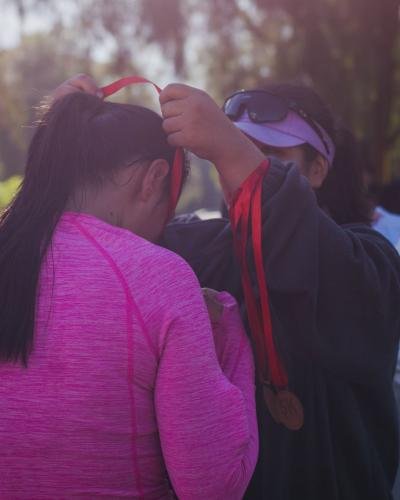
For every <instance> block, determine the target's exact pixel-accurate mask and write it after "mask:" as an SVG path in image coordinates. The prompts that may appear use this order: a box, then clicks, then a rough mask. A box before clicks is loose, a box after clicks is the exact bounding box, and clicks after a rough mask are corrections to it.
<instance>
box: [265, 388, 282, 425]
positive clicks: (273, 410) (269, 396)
mask: <svg viewBox="0 0 400 500" xmlns="http://www.w3.org/2000/svg"><path fill="white" fill-rule="evenodd" d="M263 392H264V401H265V404H266V405H267V408H268V411H269V413H270V415H271V417H272V418H273V419H274V420H275V422H276V423H277V424H280V423H281V421H280V418H279V410H278V408H277V397H276V396H277V395H276V394H275V392H274V390H273V389H272V387H271V386H269V385H264V386H263Z"/></svg>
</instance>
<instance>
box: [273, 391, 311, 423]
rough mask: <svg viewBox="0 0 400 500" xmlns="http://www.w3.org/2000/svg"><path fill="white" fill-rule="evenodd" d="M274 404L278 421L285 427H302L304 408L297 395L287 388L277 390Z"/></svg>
mask: <svg viewBox="0 0 400 500" xmlns="http://www.w3.org/2000/svg"><path fill="white" fill-rule="evenodd" d="M275 404H276V411H277V413H278V415H279V417H278V418H279V422H281V423H282V424H283V425H284V426H285V427H286V428H287V429H290V430H291V431H298V430H299V429H301V428H302V427H303V423H304V410H303V405H302V404H301V402H300V400H299V399H298V397H297V396H295V395H294V394H293V393H292V392H290V391H287V390H284V391H279V392H278V393H277V395H276V402H275Z"/></svg>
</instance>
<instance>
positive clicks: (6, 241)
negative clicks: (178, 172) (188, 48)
mask: <svg viewBox="0 0 400 500" xmlns="http://www.w3.org/2000/svg"><path fill="white" fill-rule="evenodd" d="M173 156H174V150H173V148H171V147H170V146H169V145H168V143H167V139H166V135H165V133H164V132H163V129H162V119H161V117H160V116H158V115H157V114H156V113H154V112H153V111H150V110H149V109H146V108H143V107H141V106H134V105H130V104H117V103H112V102H104V101H102V100H101V99H99V98H97V97H95V96H91V95H88V94H85V93H80V92H77V93H74V94H70V95H67V96H66V97H64V98H62V99H60V100H59V101H57V102H56V103H55V104H54V105H53V106H52V107H51V108H50V109H49V110H48V111H47V113H46V114H45V115H44V116H43V118H42V119H41V120H40V122H39V123H38V125H37V128H36V131H35V133H34V136H33V138H32V141H31V143H30V146H29V150H28V155H27V162H26V167H25V178H24V180H23V182H22V185H21V188H20V189H19V192H18V193H17V195H16V197H15V198H14V200H13V201H12V203H11V204H10V206H9V207H8V208H7V209H6V210H5V211H4V212H3V214H2V215H1V216H0V276H1V284H0V360H3V361H15V362H16V361H22V362H23V363H24V364H25V365H26V364H27V359H28V356H29V353H30V351H31V350H32V345H33V332H34V322H35V306H36V292H37V286H38V280H39V274H40V267H41V263H42V260H43V257H44V256H45V254H46V251H47V249H48V247H49V244H50V242H51V239H52V235H53V232H54V229H55V226H56V224H57V222H58V220H59V218H60V216H61V214H62V212H63V211H64V210H65V206H66V204H67V201H68V200H69V198H70V196H71V194H72V193H73V191H74V189H75V188H76V187H78V186H81V185H90V184H93V183H99V182H102V180H104V179H106V178H107V176H109V175H110V174H111V173H112V172H113V171H115V170H116V169H117V168H120V167H123V166H126V165H128V164H132V163H133V162H134V161H141V160H152V159H156V158H164V159H166V160H167V161H168V163H169V164H170V165H171V164H172V161H173Z"/></svg>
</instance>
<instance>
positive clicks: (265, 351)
mask: <svg viewBox="0 0 400 500" xmlns="http://www.w3.org/2000/svg"><path fill="white" fill-rule="evenodd" d="M269 166H270V163H269V160H264V161H263V162H262V163H261V165H259V167H258V168H257V169H256V170H255V171H254V172H253V173H252V174H251V175H250V176H249V177H248V178H247V179H246V180H245V181H244V183H243V184H242V186H241V187H240V188H239V190H238V192H237V193H236V195H235V197H234V199H233V202H232V204H231V208H230V218H231V223H232V230H233V237H234V244H235V249H236V253H237V255H238V258H239V262H240V267H241V274H242V284H243V291H244V298H245V303H246V308H247V315H248V318H249V324H250V330H251V333H252V336H253V340H254V343H255V350H256V359H257V369H258V372H259V378H260V380H261V382H262V383H267V382H271V383H272V385H273V386H274V387H276V388H279V389H282V388H284V387H287V385H288V376H287V373H286V370H285V367H284V365H283V363H282V360H281V359H280V357H279V354H278V352H277V349H276V346H275V341H274V337H273V334H272V323H271V312H270V308H269V298H268V289H267V285H266V281H265V269H264V261H263V256H262V234H261V228H262V225H261V195H262V183H263V178H264V176H265V174H266V172H267V170H268V169H269ZM249 225H250V227H249ZM249 229H250V233H251V237H252V249H253V255H254V262H255V270H256V277H257V284H258V289H259V293H260V298H259V302H258V301H257V298H256V296H255V293H254V290H253V287H252V285H251V279H250V272H249V268H248V263H247V241H248V236H249Z"/></svg>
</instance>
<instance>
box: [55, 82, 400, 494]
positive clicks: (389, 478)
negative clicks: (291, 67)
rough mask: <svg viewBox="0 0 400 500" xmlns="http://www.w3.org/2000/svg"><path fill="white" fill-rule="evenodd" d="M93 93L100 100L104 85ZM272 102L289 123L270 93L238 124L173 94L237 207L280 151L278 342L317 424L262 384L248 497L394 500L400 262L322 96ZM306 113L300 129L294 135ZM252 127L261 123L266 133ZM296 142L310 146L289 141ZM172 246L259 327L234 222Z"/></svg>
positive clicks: (190, 232)
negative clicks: (279, 405) (293, 418)
mask: <svg viewBox="0 0 400 500" xmlns="http://www.w3.org/2000/svg"><path fill="white" fill-rule="evenodd" d="M80 78H81V77H80ZM78 80H79V77H78ZM68 85H69V86H72V87H74V86H79V85H83V84H82V82H80V83H79V81H78V84H77V82H76V81H74V80H72V81H69V82H68ZM85 87H88V88H83V89H82V90H86V91H90V92H95V91H97V90H98V89H97V87H96V86H95V84H93V82H91V83H90V85H89V83H88V82H86V83H85ZM89 87H90V88H89ZM61 91H67V89H66V88H65V87H64V90H63V89H61ZM271 92H272V94H274V95H278V96H280V97H281V98H282V101H283V104H282V103H280V104H277V102H275V106H276V108H277V109H275V111H276V115H275V118H276V119H275V121H272V120H271V115H268V113H270V108H268V106H269V107H271V106H272V105H273V102H272V101H271V97H270V96H267V98H266V99H267V101H268V99H269V101H268V102H269V105H268V106H267V108H265V106H264V104H265V100H264V101H263V99H264V97H262V98H261V99H259V100H257V99H256V100H253V99H252V95H251V93H250V94H248V96H247V97H246V96H245V98H244V99H242V100H241V101H240V99H239V101H236V104H237V105H238V106H237V109H235V105H234V104H235V103H232V100H231V101H230V100H228V101H227V103H226V104H225V107H224V109H225V111H226V113H227V114H228V115H229V117H230V119H228V118H227V117H226V116H224V114H223V112H222V111H221V110H220V109H219V108H218V107H217V105H216V104H215V103H214V101H213V100H212V99H211V98H210V97H209V96H208V95H207V94H206V93H204V92H203V91H200V90H198V89H194V88H192V87H188V86H186V85H181V84H172V85H169V86H167V87H166V88H165V89H164V90H163V92H162V93H161V95H160V103H161V105H162V112H163V115H164V129H165V131H166V133H167V134H168V137H169V142H170V144H172V145H174V146H181V147H185V148H187V149H189V150H191V151H193V152H194V153H195V154H197V155H199V156H201V157H204V158H207V159H209V160H211V161H212V162H213V163H214V164H215V166H216V168H217V170H218V172H219V174H220V178H221V185H222V188H223V190H224V193H225V198H226V200H227V201H228V203H230V202H231V200H232V199H233V197H234V195H235V193H236V192H237V190H238V189H239V188H240V187H241V185H242V184H243V182H244V181H245V180H246V178H248V176H249V175H251V174H252V173H253V172H254V170H255V169H256V168H257V167H258V166H259V165H260V164H261V163H262V162H263V161H264V159H265V156H264V155H265V154H268V155H270V154H272V155H273V156H272V157H271V159H270V167H269V169H268V170H267V172H266V174H265V177H264V179H263V191H262V214H261V221H262V240H263V241H262V243H263V260H264V267H265V274H266V276H265V278H266V282H267V285H268V291H269V302H270V309H271V315H272V324H273V334H274V338H275V340H276V343H277V346H278V349H279V353H280V355H281V357H282V359H283V361H284V364H285V368H286V370H287V372H288V375H289V380H290V384H291V388H292V389H293V391H294V392H295V393H296V395H297V396H298V397H299V399H300V400H301V402H302V404H303V407H304V424H303V426H302V428H301V429H300V430H297V431H293V430H289V429H287V428H286V427H284V426H283V425H281V424H279V423H277V422H275V420H274V419H273V418H272V416H271V415H270V413H269V412H268V410H267V408H266V406H265V403H264V399H263V397H262V390H261V389H262V388H261V386H260V385H258V387H257V399H258V420H259V429H260V457H259V463H258V466H257V469H256V472H255V474H254V477H253V479H252V482H251V484H250V486H249V489H248V491H247V494H246V498H249V499H272V500H291V499H299V500H303V499H304V500H339V499H340V500H347V499H348V500H358V499H359V500H378V499H379V500H381V499H389V498H391V488H392V484H393V481H394V477H395V473H396V467H397V459H398V457H397V454H398V450H397V427H396V425H397V424H396V408H395V401H394V395H393V389H392V378H393V373H394V368H395V362H396V355H397V346H398V340H399V333H400V262H399V256H398V255H397V253H396V251H395V249H394V248H393V247H392V246H391V245H390V243H389V242H388V241H387V240H386V239H385V238H383V237H382V236H380V235H379V234H378V233H376V232H375V231H373V230H372V229H370V228H369V227H368V219H369V211H368V209H367V206H366V205H365V204H364V202H363V200H362V198H361V197H357V196H354V193H357V189H358V188H357V189H356V187H357V186H356V184H357V180H356V179H355V177H354V172H353V171H352V170H351V162H350V163H346V161H345V158H344V157H342V153H343V152H345V149H343V148H342V147H341V146H342V143H341V138H340V137H339V138H338V136H337V135H336V133H335V130H334V126H333V124H332V120H331V118H330V122H331V123H328V122H329V120H327V121H326V122H325V121H324V120H323V119H322V115H323V113H321V116H320V115H319V114H318V109H317V108H318V106H319V104H318V102H317V101H318V99H317V100H313V98H311V97H307V96H310V94H309V93H308V91H306V90H304V92H303V91H301V92H303V93H304V95H303V96H301V92H300V91H299V92H298V93H297V94H296V92H295V91H294V90H293V89H292V91H291V92H289V90H288V87H287V88H286V90H285V89H284V86H282V87H280V88H278V87H274V88H273V89H271V88H270V89H269V93H271ZM295 94H296V95H295ZM239 97H241V96H239ZM263 103H264V104H263ZM312 103H313V104H312ZM282 106H283V107H285V106H286V111H285V110H284V111H282ZM278 111H279V113H280V114H279V113H278ZM324 112H325V110H324ZM263 113H264V115H263ZM282 113H283V114H282ZM285 113H286V114H285ZM246 114H247V115H246ZM293 114H294V115H296V116H295V117H294V121H295V122H296V123H297V125H296V127H295V129H293V128H292V129H291V128H290V127H288V128H285V126H288V123H283V122H285V120H287V119H288V116H289V121H290V118H291V117H292V118H293ZM328 115H329V114H328ZM302 121H303V122H304V123H306V125H307V126H305V125H304V124H303V123H302ZM234 122H235V123H236V125H235V123H234ZM243 123H247V124H249V123H250V124H254V125H258V128H259V129H262V131H263V132H264V135H260V136H258V135H257V136H255V134H254V133H252V132H251V130H250V129H251V127H250V128H247V130H246V127H247V125H246V127H245V126H243ZM274 124H275V136H274V137H272V136H273V135H274V134H273V133H271V130H272V132H273V127H272V126H271V125H274ZM289 125H290V124H289ZM239 127H240V128H241V129H242V130H243V131H244V132H245V134H247V135H245V134H243V133H241V132H240V130H239ZM268 129H269V132H270V134H269V135H268ZM254 130H255V128H253V131H254ZM259 131H260V130H259ZM312 132H313V133H314V135H312ZM285 134H286V136H288V135H289V136H290V135H291V136H292V140H293V141H294V139H296V140H297V143H296V141H294V142H295V143H294V144H292V145H289V144H288V142H282V141H284V139H285V138H284V137H283V136H284V135H285ZM249 137H251V140H250V138H249ZM344 139H345V140H346V141H347V144H348V140H349V137H348V136H347V137H344ZM279 140H280V141H281V142H279ZM263 150H264V152H263ZM335 150H336V151H335ZM343 154H344V153H343ZM335 158H336V159H335ZM282 160H289V161H288V162H287V161H282ZM293 160H295V162H294V161H293ZM339 160H340V164H339V163H338V161H339ZM346 169H349V170H348V172H346ZM346 173H347V176H346ZM343 174H345V175H343ZM352 184H354V186H355V189H353V190H352V189H351V188H350V187H351V185H352ZM351 192H352V193H353V194H352V195H351V196H350V195H348V194H349V193H351ZM347 195H348V196H347ZM161 243H162V244H163V245H165V246H167V247H168V248H169V249H171V250H173V251H175V252H177V253H179V254H180V255H181V256H183V257H184V258H185V259H186V260H187V262H188V263H189V264H190V265H191V266H192V268H193V269H194V271H195V272H196V274H197V276H198V278H199V281H200V283H201V285H202V286H204V287H209V288H214V289H217V290H227V291H229V292H230V293H232V294H233V295H234V296H235V297H236V299H237V300H238V301H239V303H240V304H241V308H242V312H243V316H244V318H245V319H246V311H245V308H244V302H243V288H242V284H241V276H240V268H239V264H238V260H237V259H236V256H235V253H234V250H233V238H232V230H231V226H230V222H229V220H228V219H217V220H210V221H200V220H196V219H194V218H193V217H187V218H185V217H183V218H182V217H180V218H178V219H177V220H176V221H172V222H171V223H170V224H169V225H168V227H167V228H166V230H165V233H164V238H163V241H162V242H161ZM249 266H250V270H251V269H252V266H253V263H252V260H251V259H249Z"/></svg>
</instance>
